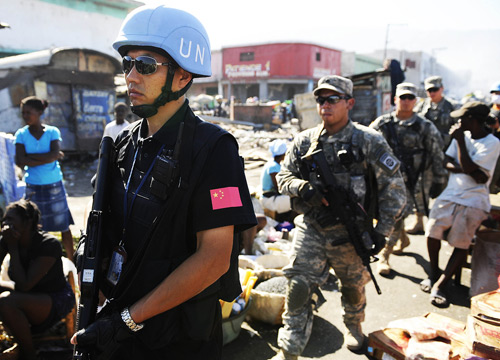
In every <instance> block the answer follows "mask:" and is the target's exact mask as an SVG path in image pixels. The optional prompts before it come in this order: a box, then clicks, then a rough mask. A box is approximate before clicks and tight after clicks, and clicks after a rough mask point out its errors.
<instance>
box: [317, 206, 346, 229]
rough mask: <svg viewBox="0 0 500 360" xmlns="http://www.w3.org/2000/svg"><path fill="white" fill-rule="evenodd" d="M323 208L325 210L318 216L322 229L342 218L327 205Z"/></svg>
mask: <svg viewBox="0 0 500 360" xmlns="http://www.w3.org/2000/svg"><path fill="white" fill-rule="evenodd" d="M322 210H323V211H321V212H320V213H319V214H318V216H317V217H316V221H317V222H318V224H319V226H321V228H322V229H326V228H327V227H330V226H333V225H336V224H338V223H339V222H340V220H339V219H338V218H337V217H336V216H334V215H333V213H332V212H331V211H329V210H328V209H327V208H326V207H323V208H322Z"/></svg>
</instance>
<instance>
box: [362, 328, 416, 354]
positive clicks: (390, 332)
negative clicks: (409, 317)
mask: <svg viewBox="0 0 500 360" xmlns="http://www.w3.org/2000/svg"><path fill="white" fill-rule="evenodd" d="M409 339H410V337H409V335H408V334H406V333H405V332H404V331H403V330H401V329H384V330H378V331H374V332H372V333H370V335H369V336H368V355H370V356H373V357H374V358H375V359H377V360H382V359H384V360H392V359H395V360H405V353H404V349H406V348H407V347H408V341H409Z"/></svg>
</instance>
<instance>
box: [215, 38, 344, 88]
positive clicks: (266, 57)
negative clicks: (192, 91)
mask: <svg viewBox="0 0 500 360" xmlns="http://www.w3.org/2000/svg"><path fill="white" fill-rule="evenodd" d="M222 51H223V67H222V68H223V72H224V74H223V77H224V79H231V80H236V81H237V80H240V79H241V80H243V79H245V80H248V79H252V80H257V79H272V78H315V79H319V78H320V77H322V76H324V75H326V74H340V64H341V52H340V51H338V50H335V49H329V48H325V47H322V46H317V45H314V44H302V43H274V44H263V45H251V46H240V47H232V48H224V49H222ZM242 53H253V58H252V59H249V60H245V61H242V60H241V58H240V55H241V54H242ZM317 54H319V55H317Z"/></svg>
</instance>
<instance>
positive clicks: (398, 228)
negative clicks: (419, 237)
mask: <svg viewBox="0 0 500 360" xmlns="http://www.w3.org/2000/svg"><path fill="white" fill-rule="evenodd" d="M404 228H405V218H401V219H399V220H398V221H396V223H395V224H394V230H393V231H392V234H391V236H389V238H388V239H387V245H386V246H395V245H396V243H397V242H398V239H399V238H400V237H401V233H402V232H403V230H404Z"/></svg>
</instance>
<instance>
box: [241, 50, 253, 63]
mask: <svg viewBox="0 0 500 360" xmlns="http://www.w3.org/2000/svg"><path fill="white" fill-rule="evenodd" d="M253 59H254V53H253V51H247V52H242V53H240V61H252V60H253Z"/></svg>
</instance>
